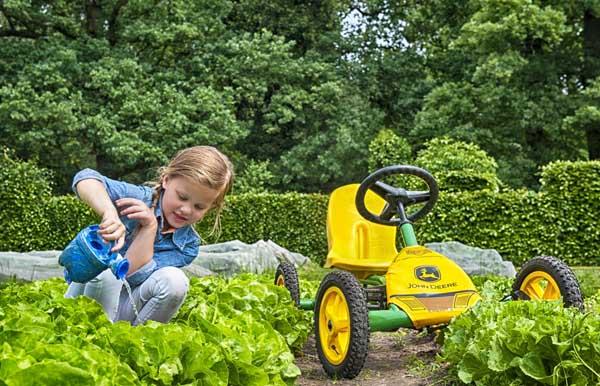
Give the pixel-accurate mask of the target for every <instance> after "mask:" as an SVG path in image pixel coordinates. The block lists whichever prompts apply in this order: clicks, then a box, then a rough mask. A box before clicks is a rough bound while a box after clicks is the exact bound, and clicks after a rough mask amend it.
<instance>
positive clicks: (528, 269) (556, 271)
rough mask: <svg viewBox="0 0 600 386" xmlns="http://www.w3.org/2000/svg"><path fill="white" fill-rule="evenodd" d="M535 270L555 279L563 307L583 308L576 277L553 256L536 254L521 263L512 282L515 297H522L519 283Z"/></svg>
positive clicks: (565, 265)
mask: <svg viewBox="0 0 600 386" xmlns="http://www.w3.org/2000/svg"><path fill="white" fill-rule="evenodd" d="M536 271H542V272H545V273H547V274H549V275H550V276H551V277H552V278H553V279H554V281H556V284H557V285H558V288H559V290H560V294H561V296H562V299H563V302H564V304H565V307H576V308H579V309H580V310H583V295H582V294H581V289H580V288H579V282H578V281H577V277H576V276H575V274H574V273H573V271H572V270H571V268H569V266H568V265H567V264H565V263H564V262H563V261H562V260H560V259H557V258H556V257H553V256H538V257H535V258H533V259H531V260H529V261H528V262H527V263H525V264H524V265H523V267H522V268H521V270H520V271H519V273H518V274H517V277H516V278H515V281H514V283H513V294H514V298H515V299H521V300H523V299H524V297H523V296H520V288H521V285H522V284H523V281H524V280H525V278H526V277H527V276H528V275H529V274H531V273H532V272H536Z"/></svg>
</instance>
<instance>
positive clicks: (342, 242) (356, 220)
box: [326, 184, 398, 266]
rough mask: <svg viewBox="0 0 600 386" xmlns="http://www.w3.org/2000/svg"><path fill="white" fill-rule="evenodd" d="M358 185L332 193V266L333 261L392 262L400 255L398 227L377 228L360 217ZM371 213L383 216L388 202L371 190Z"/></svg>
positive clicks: (368, 202) (367, 202)
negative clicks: (397, 241)
mask: <svg viewBox="0 0 600 386" xmlns="http://www.w3.org/2000/svg"><path fill="white" fill-rule="evenodd" d="M358 186H359V185H358V184H350V185H345V186H342V187H340V188H337V189H336V190H334V191H333V193H331V196H330V198H329V206H328V208H327V242H328V245H329V253H328V254H327V261H328V264H326V266H331V264H329V263H330V260H331V259H332V258H336V259H339V258H342V259H356V260H364V259H370V260H376V261H391V260H393V259H394V258H395V257H396V255H397V254H398V250H397V249H396V227H394V226H387V225H381V224H376V223H373V222H370V221H368V220H366V219H365V218H364V217H362V216H361V215H360V213H358V210H357V209H356V205H355V203H354V200H355V197H356V191H357V190H358ZM365 205H366V207H367V209H368V210H369V211H371V212H373V213H376V214H379V213H381V211H382V210H383V207H384V205H385V201H384V200H383V199H382V198H381V197H379V196H377V195H376V194H375V193H373V192H372V191H370V190H368V191H367V194H366V197H365Z"/></svg>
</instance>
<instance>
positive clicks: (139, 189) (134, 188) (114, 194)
mask: <svg viewBox="0 0 600 386" xmlns="http://www.w3.org/2000/svg"><path fill="white" fill-rule="evenodd" d="M87 179H94V180H98V181H100V182H102V184H103V185H104V188H105V189H106V192H107V193H108V196H109V197H110V199H111V201H116V200H118V199H120V198H123V197H130V198H136V199H138V200H142V201H144V202H146V201H149V200H150V197H151V196H152V193H151V189H150V188H149V187H144V186H140V185H134V184H130V183H128V182H123V181H118V180H113V179H111V178H108V177H105V176H103V175H102V174H100V173H98V172H97V171H96V170H93V169H83V170H81V171H80V172H78V173H77V174H75V176H74V177H73V184H72V185H71V189H73V192H74V193H75V194H76V195H77V197H79V194H78V193H77V184H78V183H79V182H81V181H83V180H87Z"/></svg>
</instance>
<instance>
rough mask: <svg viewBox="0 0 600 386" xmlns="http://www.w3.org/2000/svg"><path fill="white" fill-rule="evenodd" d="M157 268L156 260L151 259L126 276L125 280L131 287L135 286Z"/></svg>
mask: <svg viewBox="0 0 600 386" xmlns="http://www.w3.org/2000/svg"><path fill="white" fill-rule="evenodd" d="M158 268H159V267H158V265H157V264H156V261H154V260H151V261H150V262H149V263H146V264H145V265H143V266H142V267H140V269H138V270H137V271H135V272H134V273H132V274H131V275H129V276H127V282H128V283H129V285H130V286H131V287H132V288H135V287H137V286H138V285H140V284H142V283H143V282H145V281H146V279H148V278H149V277H150V275H152V273H154V271H156V270H157V269H158Z"/></svg>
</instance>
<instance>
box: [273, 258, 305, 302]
mask: <svg viewBox="0 0 600 386" xmlns="http://www.w3.org/2000/svg"><path fill="white" fill-rule="evenodd" d="M275 285H278V286H280V287H285V288H287V290H288V291H290V296H291V297H292V300H293V301H294V304H296V307H299V306H300V284H299V280H298V272H297V271H296V267H295V266H294V264H292V263H288V262H283V263H280V264H279V265H278V266H277V270H276V271H275Z"/></svg>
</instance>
